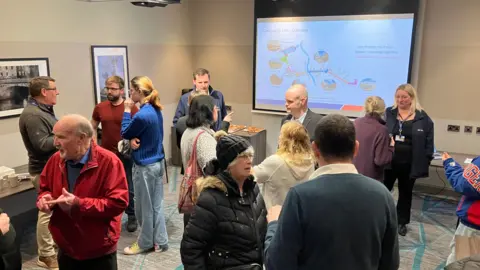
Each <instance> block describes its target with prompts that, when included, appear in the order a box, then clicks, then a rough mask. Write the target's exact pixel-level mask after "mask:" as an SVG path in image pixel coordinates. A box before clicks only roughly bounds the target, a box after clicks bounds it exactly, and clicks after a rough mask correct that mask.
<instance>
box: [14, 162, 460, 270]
mask: <svg viewBox="0 0 480 270" xmlns="http://www.w3.org/2000/svg"><path fill="white" fill-rule="evenodd" d="M168 173H169V179H170V181H169V183H168V184H166V185H165V186H164V188H165V214H166V217H167V230H168V237H169V250H168V251H167V252H163V253H148V254H140V255H133V256H126V255H123V254H122V251H123V249H124V248H125V247H126V246H128V245H130V244H132V243H133V242H134V241H135V240H136V238H137V233H129V232H127V231H126V230H123V231H122V236H121V238H120V241H119V243H118V266H119V269H122V270H127V269H128V270H130V269H144V270H150V269H156V270H179V269H183V266H182V264H181V259H180V241H181V239H182V233H183V217H182V215H180V214H178V211H177V208H176V202H177V192H178V186H179V183H180V181H181V175H180V168H177V167H170V168H169V170H168ZM394 196H395V197H396V196H397V195H396V191H394ZM457 202H458V201H457V200H456V199H454V198H447V197H441V196H432V195H428V194H414V199H413V206H412V217H411V220H412V221H411V223H410V224H409V226H408V229H409V231H408V234H407V235H406V236H405V237H402V236H399V240H400V256H401V262H400V269H402V270H403V269H405V270H406V269H413V270H417V269H422V270H430V269H431V270H436V269H443V267H444V266H445V261H446V259H447V257H448V255H449V253H450V249H449V243H450V241H451V239H452V237H453V233H454V232H455V225H456V222H457V218H456V216H455V206H456V204H457ZM123 221H124V224H125V223H126V216H124V218H123ZM23 239H24V240H23V243H22V245H21V251H22V256H23V261H24V264H23V269H28V270H34V269H43V268H40V267H38V266H37V265H36V256H37V255H36V254H37V245H36V240H35V227H34V226H32V228H29V229H28V230H25V233H24V236H23Z"/></svg>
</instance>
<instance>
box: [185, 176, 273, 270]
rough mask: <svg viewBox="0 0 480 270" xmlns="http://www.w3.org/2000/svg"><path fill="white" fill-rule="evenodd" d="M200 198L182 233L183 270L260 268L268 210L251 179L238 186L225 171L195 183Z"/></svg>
mask: <svg viewBox="0 0 480 270" xmlns="http://www.w3.org/2000/svg"><path fill="white" fill-rule="evenodd" d="M197 186H198V190H199V192H200V196H199V197H198V201H197V204H196V206H195V209H194V212H193V214H192V216H191V218H190V221H189V223H188V225H187V227H186V228H185V232H184V234H183V239H182V244H181V250H180V254H181V256H182V263H183V265H184V268H185V269H186V270H192V269H215V270H219V269H228V268H230V267H235V266H243V265H249V264H253V263H257V264H259V265H263V253H262V250H263V243H264V240H265V234H266V229H267V218H266V215H267V211H266V209H265V202H264V201H263V198H262V196H261V195H260V192H259V189H258V187H257V185H256V183H255V182H254V181H253V176H251V177H249V178H248V179H247V180H246V181H245V183H244V185H243V194H242V196H241V195H240V191H239V189H238V185H237V184H236V182H235V181H234V180H233V179H232V178H231V176H230V175H229V174H228V173H227V172H223V173H221V174H219V175H217V176H209V177H206V178H200V179H198V180H197Z"/></svg>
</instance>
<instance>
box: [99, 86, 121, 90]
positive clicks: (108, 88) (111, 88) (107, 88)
mask: <svg viewBox="0 0 480 270" xmlns="http://www.w3.org/2000/svg"><path fill="white" fill-rule="evenodd" d="M120 89H121V88H113V87H105V88H103V90H105V91H108V90H112V91H118V90H120Z"/></svg>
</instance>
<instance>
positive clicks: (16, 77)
mask: <svg viewBox="0 0 480 270" xmlns="http://www.w3.org/2000/svg"><path fill="white" fill-rule="evenodd" d="M38 76H50V70H49V65H48V58H8V59H0V118H5V117H13V116H18V115H20V114H21V113H22V111H23V109H24V108H25V106H26V105H27V101H28V96H29V91H28V83H29V82H30V80H31V79H32V78H34V77H38Z"/></svg>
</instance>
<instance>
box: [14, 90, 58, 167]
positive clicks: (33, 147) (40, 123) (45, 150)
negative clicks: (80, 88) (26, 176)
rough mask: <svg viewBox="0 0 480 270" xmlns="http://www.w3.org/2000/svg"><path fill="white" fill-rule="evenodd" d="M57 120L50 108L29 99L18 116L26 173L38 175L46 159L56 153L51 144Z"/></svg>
mask: <svg viewBox="0 0 480 270" xmlns="http://www.w3.org/2000/svg"><path fill="white" fill-rule="evenodd" d="M55 123H57V118H56V117H55V113H54V111H53V107H52V106H48V105H45V104H41V103H38V102H36V101H35V100H34V99H32V98H30V99H29V100H28V104H27V106H26V107H25V108H24V109H23V112H22V114H21V115H20V120H19V123H18V124H19V128H20V134H21V135H22V140H23V144H24V145H25V148H26V149H27V152H28V172H29V173H30V174H32V175H35V174H40V173H41V172H42V170H43V167H45V164H47V161H48V159H49V158H50V157H51V156H52V155H53V154H54V153H55V152H56V151H57V149H56V148H55V146H54V144H53V126H54V125H55Z"/></svg>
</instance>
